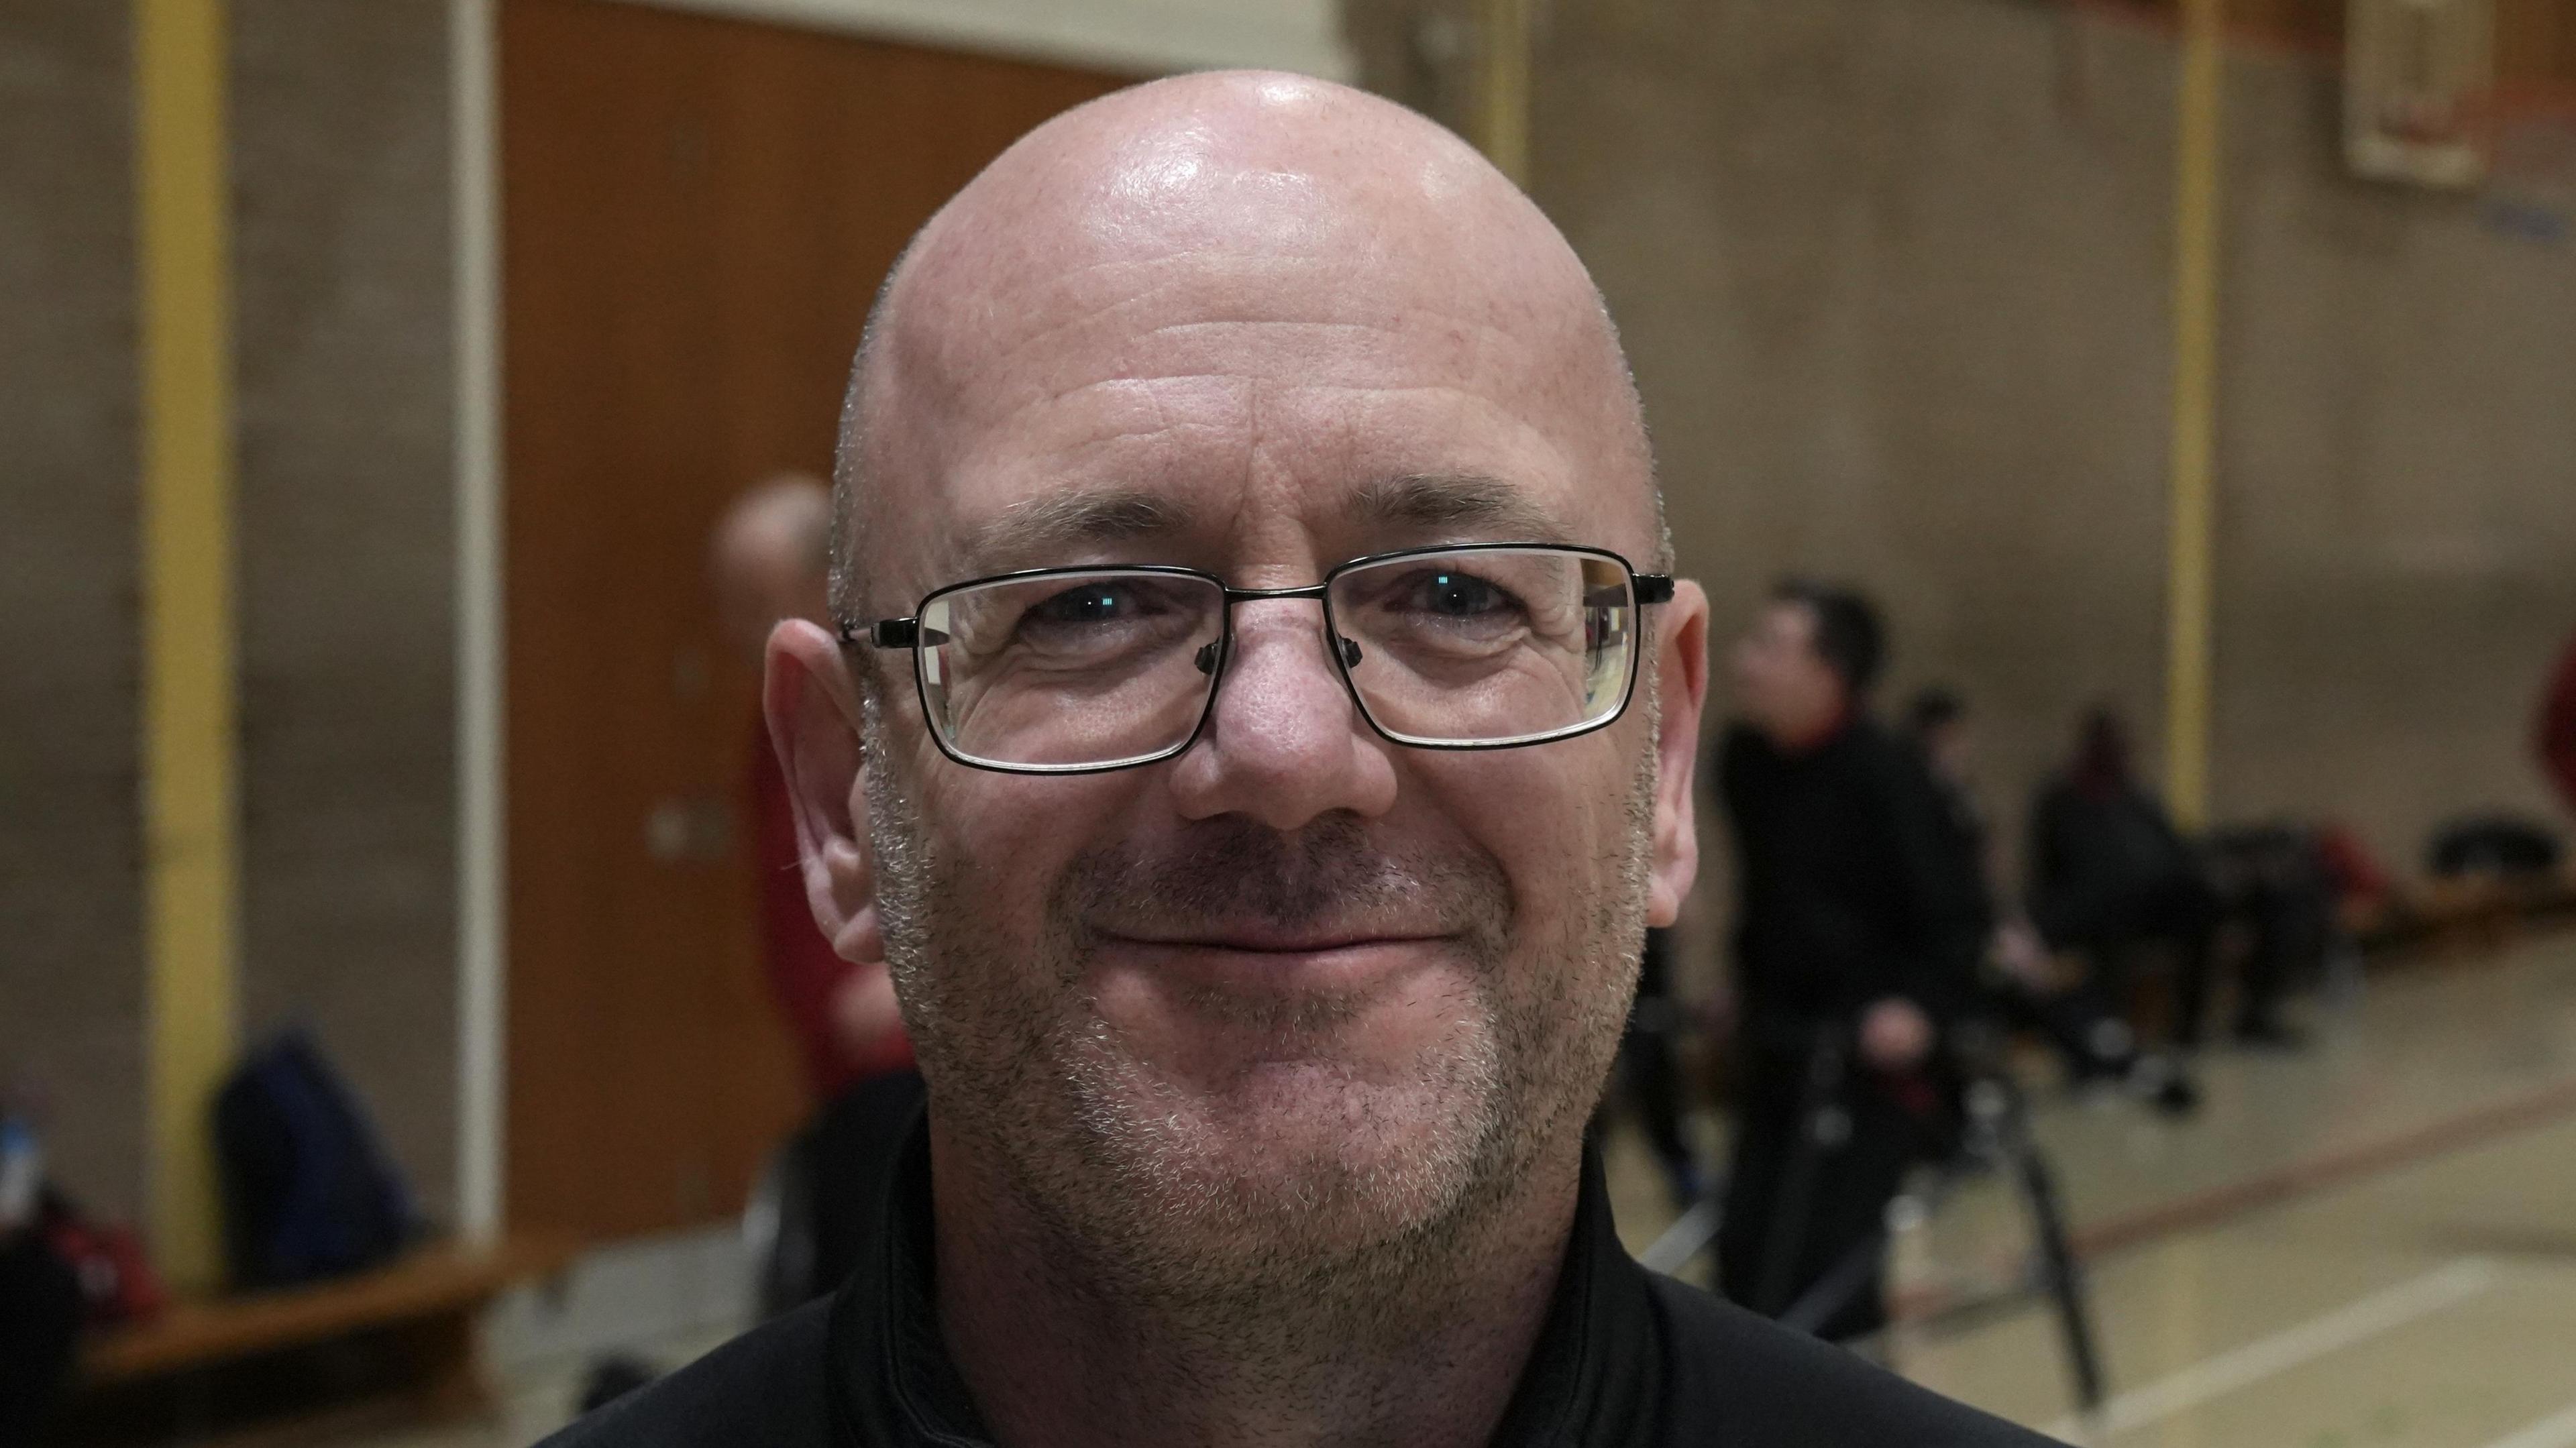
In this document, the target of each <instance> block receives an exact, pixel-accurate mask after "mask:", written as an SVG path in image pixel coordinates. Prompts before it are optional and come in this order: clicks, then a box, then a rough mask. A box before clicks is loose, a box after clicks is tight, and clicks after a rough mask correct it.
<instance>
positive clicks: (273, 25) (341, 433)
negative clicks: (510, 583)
mask: <svg viewBox="0 0 2576 1448" xmlns="http://www.w3.org/2000/svg"><path fill="white" fill-rule="evenodd" d="M447 9H448V7H447V5H446V3H445V0H368V3H366V4H363V5H351V4H347V3H345V0H234V4H233V6H232V14H233V84H234V120H233V126H234V132H233V139H234V150H233V165H234V177H233V184H234V196H235V209H234V220H235V225H236V228H237V231H236V235H235V248H236V262H235V269H236V274H237V276H238V279H239V282H238V284H239V293H238V301H239V308H240V316H239V320H238V322H237V324H236V325H237V334H236V348H237V355H238V356H239V359H240V363H239V368H240V370H239V380H238V385H239V388H240V439H241V525H240V541H241V560H240V568H241V573H240V577H241V610H242V612H241V626H242V692H241V711H242V798H243V815H244V818H243V839H242V847H243V858H242V876H243V901H242V1014H243V1021H244V1024H245V1027H246V1029H247V1030H248V1031H249V1032H250V1033H251V1035H252V1036H253V1037H254V1038H255V1037H256V1036H257V1035H258V1034H260V1033H262V1032H265V1031H268V1030H271V1029H274V1028H275V1027H277V1026H278V1025H281V1024H284V1023H287V1022H290V1021H301V1022H304V1023H306V1024H308V1025H310V1026H311V1027H312V1029H313V1030H314V1032H315V1033H316V1034H317V1035H318V1036H319V1038H320V1039H321V1041H322V1042H323V1044H324V1046H325V1048H326V1049H327V1050H329V1051H330V1052H331V1054H332V1056H333V1058H334V1059H335V1060H336V1061H337V1062H339V1064H340V1065H341V1067H342V1068H343V1069H344V1070H345V1071H346V1072H347V1073H348V1075H349V1078H350V1080H351V1083H352V1084H353V1085H354V1086H355V1087H356V1089H357V1090H358V1092H359V1094H360V1095H362V1096H363V1097H365V1098H366V1100H367V1102H368V1104H369V1105H370V1107H371V1108H373V1110H374V1113H375V1115H376V1117H377V1120H378V1123H379V1125H381V1126H382V1127H383V1129H384V1132H385V1135H386V1138H387V1140H388V1142H389V1144H390V1146H391V1148H392V1150H393V1152H394V1155H395V1156H396V1158H397V1159H398V1160H400V1161H401V1162H402V1164H403V1165H404V1167H405V1168H406V1169H407V1170H408V1172H409V1173H410V1175H411V1178H412V1183H413V1186H414V1187H415V1188H416V1189H417V1190H418V1191H419V1192H420V1194H421V1196H422V1198H423V1199H424V1200H425V1201H426V1202H427V1203H429V1204H430V1205H431V1207H432V1208H433V1209H434V1210H436V1211H437V1212H439V1213H440V1214H442V1215H444V1213H445V1212H446V1210H447V1206H448V1203H449V1202H450V1201H451V1200H452V1197H453V1192H454V1182H455V1141H456V1022H457V1014H456V992H457V983H456V948H457V941H456V808H457V785H456V694H455V682H456V669H455V634H456V608H455V576H456V554H455V532H456V530H455V520H454V516H453V515H454V508H455V491H456V490H455V481H454V480H455V469H454V463H453V457H454V452H453V448H454V441H453V439H454V432H455V397H454V394H455V382H454V375H453V366H454V362H453V353H452V350H451V338H452V335H453V331H454V326H453V314H454V302H453V295H452V282H451V277H450V273H451V267H452V256H453V239H452V223H451V213H450V204H451V195H450V193H451V186H450V181H449V172H448V162H449V156H448V70H447V63H448V57H447Z"/></svg>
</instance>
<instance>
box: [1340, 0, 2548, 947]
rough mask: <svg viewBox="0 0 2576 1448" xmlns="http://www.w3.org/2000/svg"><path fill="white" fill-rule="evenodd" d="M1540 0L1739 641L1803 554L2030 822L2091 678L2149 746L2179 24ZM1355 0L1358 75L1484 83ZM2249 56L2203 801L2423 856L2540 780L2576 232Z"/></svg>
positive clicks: (1546, 184) (1550, 140) (1566, 170)
mask: <svg viewBox="0 0 2576 1448" xmlns="http://www.w3.org/2000/svg"><path fill="white" fill-rule="evenodd" d="M1542 10H1543V19H1542V22H1541V26H1540V32H1539V36H1538V39H1537V44H1536V53H1535V80H1534V86H1533V90H1534V96H1535V99H1534V105H1533V112H1534V114H1533V122H1532V128H1533V161H1532V171H1533V175H1532V191H1533V194H1534V195H1535V196H1536V198H1537V199H1538V201H1539V203H1540V204H1541V205H1542V206H1544V207H1545V208H1546V209H1547V210H1548V211H1549V213H1550V214H1551V215H1552V216H1554V217H1555V218H1556V220H1557V221H1558V223H1559V224H1560V225H1561V226H1562V227H1563V228H1564V229H1565V230H1566V232H1567V234H1568V236H1569V237H1571V239H1572V240H1573V242H1574V245H1575V247H1576V249H1577V250H1578V251H1580V252H1581V253H1582V254H1583V256H1584V257H1585V259H1586V260H1587V261H1588V262H1589V263H1590V265H1591V266H1592V268H1593V270H1594V273H1595V275H1596V277H1597V278H1598V279H1599V281H1600V283H1601V285H1602V287H1603V290H1604V292H1605V294H1606V295H1607V297H1608V299H1609V302H1610V306H1611V309H1612V311H1613V312H1614V313H1615V314H1617V316H1618V317H1619V319H1620V321H1621V323H1622V326H1623V329H1624V335H1625V338H1626V340H1627V343H1628V347H1629V350H1630V355H1631V357H1632V359H1633V361H1634V363H1635V365H1636V368H1637V373H1638V379H1639V384H1640V386H1641V388H1642V389H1643V392H1644V395H1645V399H1646V408H1647V414H1648V418H1649V421H1650V423H1651V424H1652V426H1653V427H1654V430H1655V435H1656V439H1657V442H1658V445H1659V451H1660V455H1661V458H1662V463H1663V467H1664V472H1665V482H1666V486H1667V489H1668V492H1669V501H1670V506H1671V513H1672V520H1673V525H1674V529H1675V532H1676V535H1677V540H1678V544H1679V547H1680V551H1681V555H1682V558H1681V562H1682V566H1683V568H1684V570H1685V571H1686V572H1688V573H1690V574H1692V575H1693V576H1696V577H1698V578H1700V579H1701V580H1703V581H1704V582H1705V583H1706V584H1707V585H1708V586H1709V589H1710V592H1711V595H1712V596H1713V598H1714V599H1715V601H1716V605H1717V615H1718V617H1717V625H1718V632H1719V636H1720V638H1721V639H1723V638H1724V636H1726V635H1727V634H1728V633H1730V632H1731V631H1732V630H1733V629H1734V628H1736V627H1737V626H1739V625H1740V624H1741V623H1742V622H1743V621H1744V619H1745V618H1746V617H1748V615H1749V613H1750V612H1751V610H1752V609H1753V608H1754V607H1755V606H1756V604H1757V602H1758V600H1759V598H1760V595H1761V593H1762V591H1763V589H1764V588H1765V587H1766V585H1767V584H1768V583H1769V581H1770V580H1771V579H1772V578H1774V577H1775V576H1777V575H1778V574H1780V573H1782V572H1786V571H1792V570H1796V571H1812V572H1818V573H1823V574H1826V575H1829V576H1837V577H1843V578H1849V579H1852V580H1854V581H1857V582H1860V583H1863V584H1865V585H1866V586H1868V587H1870V588H1871V589H1873V590H1875V591H1876V592H1877V593H1878V594H1879V595H1880V596H1881V598H1882V599H1883V600H1884V601H1885V602H1886V604H1887V605H1888V608H1889V611H1890V614H1891V617H1892V622H1893V625H1894V629H1895V635H1896V644H1897V648H1898V651H1899V657H1898V659H1897V664H1896V669H1895V678H1894V679H1893V681H1892V684H1893V688H1892V689H1891V693H1892V694H1896V695H1899V696H1901V693H1902V691H1903V690H1905V689H1907V688H1909V687H1911V686H1913V685H1914V684H1916V683H1919V682H1923V681H1929V680H1940V681H1945V682H1949V683H1952V684H1955V685H1957V686H1959V687H1961V688H1962V689H1963V690H1964V691H1965V692H1966V693H1967V694H1968V695H1969V696H1970V698H1971V700H1972V702H1973V703H1974V705H1975V706H1976V707H1977V708H1978V709H1979V710H1980V711H1981V714H1982V719H1983V725H1984V736H1985V746H1986V748H1985V754H1986V765H1987V767H1986V774H1987V780H1986V786H1987V787H1986V795H1987V804H1988V807H1989V809H1990V811H1991V812H1992V813H1994V814H1995V816H1996V817H1997V819H1998V822H1999V823H2000V824H2001V825H2003V826H2004V829H2005V834H2006V836H2007V839H2009V838H2010V837H2012V836H2014V835H2017V834H2018V830H2019V817H2020V812H2021V810H2022V808H2023V800H2024V799H2025V797H2026V794H2027V791H2028V789H2029V788H2030V786H2031V785H2032V784H2033V783H2034V782H2035V781H2036V780H2037V779H2038V778H2039V777H2040V775H2041V774H2042V773H2043V772H2044V771H2045V770H2047V769H2048V768H2049V767H2050V765H2051V764H2052V763H2053V762H2054V761H2056V760H2057V759H2059V758H2061V757H2062V755H2063V752H2064V750H2065V748H2066V745H2067V741H2068V738H2069V735H2070V732H2071V726H2072V723H2073V721H2074V719H2075V717H2076V715H2077V713H2078V712H2079V711H2080V710H2081V709H2082V708H2083V707H2084V706H2085V705H2086V704H2087V703H2089V702H2091V701H2093V700H2096V699H2109V700H2112V701H2114V702H2116V703H2118V704H2120V705H2122V706H2123V707H2124V708H2125V709H2126V711H2127V712H2128V714H2129V715H2130V717H2131V718H2132V719H2133V720H2134V721H2135V723H2136V724H2137V725H2138V726H2139V732H2140V734H2141V744H2142V746H2143V748H2144V750H2145V751H2146V755H2145V757H2146V758H2147V759H2149V760H2150V761H2152V760H2153V759H2155V758H2156V757H2157V752H2158V751H2159V750H2160V748H2161V742H2162V741H2161V739H2160V738H2159V737H2158V736H2159V734H2160V726H2161V722H2162V710H2163V698H2164V690H2163V670H2164V648H2165V634H2164V609H2165V594H2164V587H2165V573H2166V541H2167V529H2166V509H2167V494H2166V486H2167V485H2166V477H2167V440H2168V437H2169V429H2170V422H2169V408H2170V396H2171V391H2170V389H2171V385H2172V370H2173V362H2172V357H2173V353H2172V343H2171V333H2172V323H2171V313H2170V303H2169V294H2170V288H2171V266H2172V263H2171V246H2172V242H2171V232H2172V224H2173V223H2172V195H2173V185H2174V182H2173V165H2174V156H2173V134H2174V128H2173V117H2174V99H2173V97H2174V86H2175V79H2176V59H2177V57H2176V48H2175V45H2174V42H2173V40H2172V39H2171V37H2170V36H2169V35H2167V34H2165V33H2164V32H2162V31H2160V30H2158V29H2155V28H2152V27H2149V26H2144V25H2141V24H2137V23H2135V22H2133V21H2126V20H2121V19H2118V18H2113V17H2106V16H2105V15H2103V14H2100V13H2097V12H2094V11H2091V10H2089V9H2087V8H2084V7H2072V6H2054V5H2034V4H2019V3H2005V0H1818V3H1813V4H1794V5H1792V4H1782V3H1778V0H1604V3H1601V4H1597V5H1582V6H1571V5H1566V6H1553V7H1542ZM1352 13H1353V34H1354V39H1355V42H1356V43H1357V44H1358V46H1359V49H1360V51H1361V54H1362V57H1363V63H1364V65H1365V66H1366V67H1367V73H1368V75H1369V77H1370V79H1371V81H1372V83H1373V84H1376V85H1379V86H1380V87H1381V88H1384V89H1387V90H1388V91H1389V92H1390V93H1392V94H1395V95H1397V96H1398V97H1399V98H1403V99H1407V100H1411V101H1414V102H1416V103H1418V104H1423V105H1425V106H1426V107H1427V108H1429V109H1431V110H1432V111H1433V113H1434V114H1437V115H1440V116H1442V118H1443V119H1446V120H1449V121H1451V122H1452V123H1453V124H1460V123H1463V122H1464V120H1465V117H1466V105H1467V102H1468V99H1469V96H1470V91H1469V88H1468V87H1467V86H1465V85H1464V84H1462V83H1461V81H1460V76H1461V74H1462V71H1463V68H1464V67H1465V66H1466V65H1467V64H1468V63H1469V61H1470V60H1471V56H1470V55H1469V54H1468V53H1467V52H1465V51H1462V50H1460V49H1458V48H1457V46H1456V43H1455V40H1456V37H1457V36H1458V35H1459V34H1461V33H1463V32H1462V30H1461V21H1462V17H1463V15H1464V8H1463V7H1458V6H1455V5H1451V4H1448V3H1446V0H1353V11H1352ZM2227 75H2228V79H2227V114H2228V128H2229V129H2228V135H2229V138H2230V139H2229V146H2228V154H2227V160H2226V174H2225V181H2224V187H2225V207H2226V211H2225V217H2226V222H2225V225H2226V230H2225V235H2224V242H2223V244H2224V248H2225V252H2224V272H2223V277H2222V308H2223V314H2222V321H2221V339H2222V349H2223V356H2222V363H2221V365H2222V374H2221V382H2220V386H2221V416H2220V420H2219V457H2218V475H2219V486H2220V490H2221V497H2220V518H2219V530H2218V560H2219V576H2218V589H2217V600H2216V604H2217V633H2216V647H2217V671H2218V672H2217V680H2216V689H2217V697H2216V703H2215V727H2214V744H2213V747H2214V753H2215V757H2214V761H2213V787H2214V800H2213V803H2214V807H2215V811H2216V813H2217V815H2218V816H2219V817H2220V818H2221V819H2222V820H2231V819H2236V820H2250V819H2260V818H2265V817H2269V816H2274V815H2290V816H2297V817H2305V818H2320V817H2323V818H2336V819H2341V820H2346V821H2349V822H2350V823H2351V824H2353V825H2354V826H2356V827H2357V828H2358V829H2360V831H2361V832H2362V833H2363V834H2364V835H2365V837H2366V838H2368V839H2369V840H2370V841H2371V842H2372V843H2373V844H2375V845H2376V846H2377V847H2378V848H2379V849H2380V850H2381V851H2382V852H2383V853H2384V854H2385V855H2386V856H2387V857H2389V859H2390V860H2391V862H2392V863H2393V864H2395V865H2397V866H2398V867H2399V868H2401V869H2406V870H2411V869H2414V868H2417V867H2418V864H2419V861H2420V852H2421V848H2422V843H2423V840H2424V837H2425V835H2426V833H2427V832H2428V831H2429V830H2430V829H2431V828H2432V827H2433V826H2434V825H2435V824H2436V823H2437V822H2438V821H2440V820H2441V819H2443V818H2445V817H2446V816H2449V815H2451V814H2453V813H2454V812H2457V811H2460V810H2464V809H2469V808H2476V807H2508V808H2514V809H2519V810H2525V811H2529V812H2532V813H2535V814H2548V813H2550V812H2551V811H2552V806H2551V803H2550V801H2549V799H2548V798H2547V796H2546V794H2545V793H2544V791H2543V788H2542V785H2541V782H2540V780H2539V778H2538V774H2537V771H2536V769H2535V768H2534V766H2533V765H2532V763H2531V761H2530V757H2529V753H2528V746H2527V742H2526V737H2527V734H2528V728H2529V722H2530V718H2531V713H2532V709H2533V707H2534V704H2535V699H2534V694H2535V692H2536V690H2537V688H2538V687H2539V683H2540V680H2541V677H2542V675H2543V672H2544V670H2545V669H2546V667H2547V665H2548V662H2549V660H2550V658H2551V657H2552V655H2553V654H2554V652H2555V651H2556V649H2557V648H2559V647H2560V646H2561V645H2562V644H2563V642H2564V641H2565V639H2566V638H2567V636H2568V634H2569V632H2570V631H2571V630H2576V247H2571V246H2570V245H2568V244H2567V243H2565V242H2563V241H2551V240H2548V239H2546V238H2541V239H2535V237H2534V234H2533V232H2532V231H2531V230H2530V229H2528V228H2523V229H2516V228H2511V227H2498V226H2494V225H2490V224H2489V218H2488V213H2487V211H2486V210H2485V209H2484V208H2483V207H2482V205H2481V203H2480V201H2479V200H2478V199H2477V198H2474V197H2467V198H2462V197H2436V196H2430V195H2426V194H2423V193H2418V192H2410V191H2400V190H2393V189H2389V188H2385V187H2379V186H2373V185H2366V184H2363V183H2360V182H2357V181H2354V180H2352V179H2350V178H2349V177H2348V176H2346V174H2345V173H2344V171H2343V169H2342V167H2341V164H2340V161H2339V159H2338V156H2337V149H2336V146H2337V142H2336V130H2335V127H2336V109H2335V107H2336V94H2337V89H2336V87H2337V78H2336V76H2335V74H2334V72H2333V69H2332V67H2331V66H2330V65H2329V64H2327V63H2326V62H2324V61H2322V60H2320V59H2317V58H2314V57H2306V56H2293V55H2287V54H2279V53H2268V52H2262V51H2249V50H2237V51H2234V52H2232V53H2231V55H2230V58H2229V61H2228V71H2227ZM1719 677H1720V688H1721V699H1720V701H1719V702H1720V704H1721V706H1722V705H1723V703H1724V700H1723V697H1722V690H1723V674H1722V672H1721V674H1720V676H1719ZM1712 843H1715V841H1714V840H1712ZM1711 866H1712V868H1711V870H1710V871H1709V873H1708V874H1707V875H1706V876H1705V877H1704V883H1705V884H1706V885H1708V886H1709V887H1711V888H1710V889H1708V890H1707V891H1704V894H1706V895H1709V896H1712V897H1714V896H1722V894H1723V886H1724V879H1725V876H1724V873H1723V872H1724V868H1725V860H1724V857H1723V854H1722V853H1718V854H1714V855H1712V856H1711ZM1709 903H1710V907H1711V913H1712V914H1714V913H1718V912H1719V911H1720V910H1722V906H1719V905H1718V904H1717V903H1716V901H1715V900H1714V899H1711V900H1710V902H1709Z"/></svg>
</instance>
